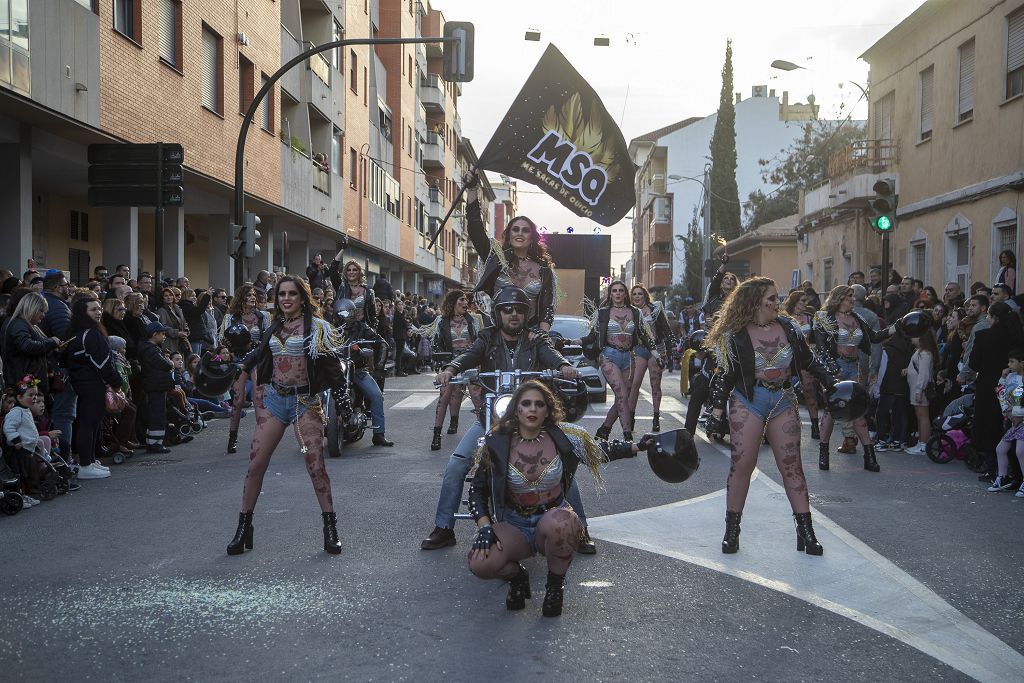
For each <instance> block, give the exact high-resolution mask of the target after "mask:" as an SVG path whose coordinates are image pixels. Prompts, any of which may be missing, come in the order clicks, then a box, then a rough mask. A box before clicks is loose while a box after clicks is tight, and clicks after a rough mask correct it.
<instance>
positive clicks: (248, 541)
mask: <svg viewBox="0 0 1024 683" xmlns="http://www.w3.org/2000/svg"><path fill="white" fill-rule="evenodd" d="M252 529H253V527H252V512H239V513H238V528H237V529H235V537H234V538H232V539H231V542H230V543H228V555H241V554H242V553H244V552H245V551H246V550H252Z"/></svg>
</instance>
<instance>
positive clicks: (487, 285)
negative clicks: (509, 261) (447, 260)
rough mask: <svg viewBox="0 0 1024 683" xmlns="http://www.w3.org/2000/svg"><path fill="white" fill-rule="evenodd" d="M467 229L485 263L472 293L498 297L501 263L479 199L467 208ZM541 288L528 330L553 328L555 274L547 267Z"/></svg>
mask: <svg viewBox="0 0 1024 683" xmlns="http://www.w3.org/2000/svg"><path fill="white" fill-rule="evenodd" d="M466 219H467V221H468V226H467V230H468V232H469V239H470V241H472V242H473V248H474V249H476V253H477V254H479V255H480V260H482V261H484V267H483V272H482V274H481V275H480V280H479V282H477V285H476V289H475V290H473V291H476V292H484V293H485V294H489V295H490V296H494V294H495V290H496V287H495V280H497V279H498V275H499V273H501V261H499V260H498V257H497V256H496V255H495V254H492V253H491V240H490V238H489V237H488V236H487V228H485V227H484V222H483V218H482V217H481V214H480V202H479V200H477V201H475V202H472V203H471V204H468V205H467V206H466ZM511 254H512V250H511V249H506V250H505V256H506V258H511ZM540 279H541V288H540V294H538V295H537V302H536V303H537V305H536V306H535V307H534V315H533V316H532V317H531V318H530V319H529V320H527V321H526V326H527V327H537V326H538V325H540V324H541V323H547V324H548V325H551V324H553V323H554V322H555V274H554V273H553V272H552V270H551V269H550V268H548V267H547V266H541V268H540Z"/></svg>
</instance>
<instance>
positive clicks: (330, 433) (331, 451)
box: [324, 391, 342, 458]
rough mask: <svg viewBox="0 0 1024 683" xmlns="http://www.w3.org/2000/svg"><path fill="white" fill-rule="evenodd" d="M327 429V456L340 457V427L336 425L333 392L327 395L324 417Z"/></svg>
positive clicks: (335, 402) (335, 407)
mask: <svg viewBox="0 0 1024 683" xmlns="http://www.w3.org/2000/svg"><path fill="white" fill-rule="evenodd" d="M324 419H325V420H326V422H327V424H326V427H327V429H326V430H325V431H326V432H327V454H328V455H329V456H331V457H332V458H338V457H340V456H341V441H342V427H341V425H340V424H339V423H338V402H337V401H336V400H335V398H334V392H333V391H332V392H329V393H328V395H327V411H326V413H325V415H324Z"/></svg>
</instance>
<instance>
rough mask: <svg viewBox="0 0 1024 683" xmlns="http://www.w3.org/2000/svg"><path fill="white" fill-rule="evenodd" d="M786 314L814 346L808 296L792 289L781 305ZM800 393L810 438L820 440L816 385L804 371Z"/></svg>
mask: <svg viewBox="0 0 1024 683" xmlns="http://www.w3.org/2000/svg"><path fill="white" fill-rule="evenodd" d="M783 308H784V309H785V311H786V313H787V314H788V315H789V317H790V318H792V319H793V322H795V323H796V324H797V325H798V326H799V327H800V333H801V334H802V335H804V339H806V340H807V344H808V345H810V346H811V347H812V350H813V346H814V334H813V333H812V332H811V323H812V321H813V320H812V319H813V316H812V314H811V313H812V312H811V310H810V308H808V296H807V293H806V292H804V291H803V290H802V289H794V290H793V291H792V292H790V293H789V296H788V297H786V303H785V304H784V305H783ZM800 391H801V393H802V394H803V395H804V405H806V406H807V415H808V417H810V418H811V438H812V439H820V438H821V432H820V431H819V424H818V385H817V384H816V383H815V382H814V378H813V377H811V375H810V373H808V372H807V371H806V370H804V371H803V372H801V373H800Z"/></svg>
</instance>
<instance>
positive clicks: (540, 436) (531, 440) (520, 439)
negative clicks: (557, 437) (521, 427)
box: [516, 430, 544, 443]
mask: <svg viewBox="0 0 1024 683" xmlns="http://www.w3.org/2000/svg"><path fill="white" fill-rule="evenodd" d="M516 435H517V436H518V437H519V441H521V442H522V443H540V441H541V439H543V438H544V431H543V430H541V432H540V434H538V435H537V436H535V437H533V438H532V439H528V438H526V437H525V436H523V434H522V432H520V431H518V430H517V431H516Z"/></svg>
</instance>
